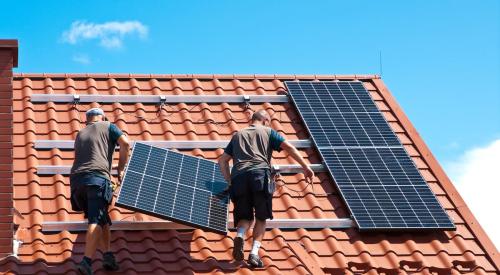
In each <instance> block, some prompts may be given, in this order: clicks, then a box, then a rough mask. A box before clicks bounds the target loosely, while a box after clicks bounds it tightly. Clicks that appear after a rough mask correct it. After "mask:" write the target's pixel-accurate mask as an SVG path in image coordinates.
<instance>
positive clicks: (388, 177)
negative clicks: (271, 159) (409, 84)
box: [285, 81, 455, 230]
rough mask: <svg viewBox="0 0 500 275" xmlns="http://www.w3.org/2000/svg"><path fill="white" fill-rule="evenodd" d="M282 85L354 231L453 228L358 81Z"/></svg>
mask: <svg viewBox="0 0 500 275" xmlns="http://www.w3.org/2000/svg"><path fill="white" fill-rule="evenodd" d="M285 85H286V86H287V88H288V93H289V95H290V97H291V98H292V101H293V102H294V104H295V106H296V107H297V109H298V111H299V113H300V115H301V117H302V119H303V121H304V123H305V124H306V127H307V129H308V131H309V133H310V134H311V138H312V140H313V142H314V144H315V145H316V147H317V149H318V151H319V153H320V155H321V157H322V158H323V161H324V163H325V166H326V167H327V168H328V171H329V172H330V175H331V176H332V178H333V179H334V181H335V184H336V185H337V187H338V189H339V191H340V193H341V195H342V197H343V199H344V201H345V202H346V205H347V207H348V208H349V210H350V212H351V214H352V217H353V218H354V220H355V221H356V223H357V225H358V227H359V229H360V230H370V229H454V228H455V226H454V224H453V222H452V221H451V219H450V217H449V216H448V215H447V214H446V212H445V210H444V209H443V207H442V206H441V204H440V203H439V201H438V200H437V198H436V196H435V195H434V194H433V193H432V190H431V189H430V187H429V186H428V185H427V182H426V181H425V180H424V178H423V177H422V175H421V174H420V172H419V171H418V169H417V167H416V166H415V164H414V163H413V161H412V159H411V158H410V156H409V155H408V153H407V152H406V150H405V149H404V147H403V145H402V144H401V142H400V141H399V139H398V138H397V136H396V134H395V133H394V132H393V131H392V129H391V127H390V125H389V124H388V123H387V121H386V120H385V118H384V117H383V115H382V113H381V112H380V111H379V110H378V108H377V105H376V104H375V102H374V101H373V99H372V98H371V96H370V94H369V92H368V91H367V90H366V89H365V88H364V86H363V84H362V83H361V82H359V81H340V82H333V81H329V82H326V81H325V82H318V81H300V82H295V81H294V82H291V81H288V82H285Z"/></svg>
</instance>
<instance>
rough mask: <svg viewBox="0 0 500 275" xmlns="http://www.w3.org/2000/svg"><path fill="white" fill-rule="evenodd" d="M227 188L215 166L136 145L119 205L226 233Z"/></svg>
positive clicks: (144, 145)
mask: <svg viewBox="0 0 500 275" xmlns="http://www.w3.org/2000/svg"><path fill="white" fill-rule="evenodd" d="M226 187H227V184H226V182H225V180H224V178H223V176H222V174H221V173H220V170H219V169H218V165H217V164H216V163H214V162H211V161H207V160H204V159H201V158H197V157H192V156H187V155H183V154H180V153H177V152H174V151H171V150H168V149H164V148H158V147H154V146H150V145H146V144H143V143H140V142H136V143H135V145H134V148H133V151H132V156H131V159H130V161H129V164H128V166H127V170H126V173H125V177H124V180H123V182H122V186H121V190H120V194H119V196H118V199H117V202H116V205H118V206H121V207H124V208H128V209H132V210H136V211H140V212H143V213H146V214H150V215H154V216H158V217H161V218H165V219H169V220H173V221H176V222H180V223H184V224H187V225H190V226H194V227H199V228H204V229H207V230H210V231H213V232H217V233H225V232H226V231H227V214H228V202H229V199H228V195H227V194H226V192H225V191H224V190H225V189H226Z"/></svg>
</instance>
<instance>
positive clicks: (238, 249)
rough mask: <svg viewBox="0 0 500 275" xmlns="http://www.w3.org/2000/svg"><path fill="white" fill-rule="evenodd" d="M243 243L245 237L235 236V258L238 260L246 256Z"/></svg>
mask: <svg viewBox="0 0 500 275" xmlns="http://www.w3.org/2000/svg"><path fill="white" fill-rule="evenodd" d="M243 244H244V240H243V238H241V237H235V238H234V245H233V258H234V259H235V260H236V261H243V258H244V257H245V255H243Z"/></svg>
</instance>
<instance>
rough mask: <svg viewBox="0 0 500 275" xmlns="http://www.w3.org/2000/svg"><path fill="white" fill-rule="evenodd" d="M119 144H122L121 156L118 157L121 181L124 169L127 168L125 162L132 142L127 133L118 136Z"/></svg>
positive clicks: (119, 178)
mask: <svg viewBox="0 0 500 275" xmlns="http://www.w3.org/2000/svg"><path fill="white" fill-rule="evenodd" d="M118 144H119V145H120V156H119V159H118V168H117V170H118V180H119V181H120V182H121V181H122V179H123V170H124V169H125V164H126V163H127V161H128V157H129V151H130V142H129V141H128V138H127V135H121V136H120V137H119V138H118Z"/></svg>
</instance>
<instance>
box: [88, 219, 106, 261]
mask: <svg viewBox="0 0 500 275" xmlns="http://www.w3.org/2000/svg"><path fill="white" fill-rule="evenodd" d="M101 235H102V228H101V226H100V225H97V224H89V227H88V229H87V236H86V237H85V256H86V257H88V258H92V256H93V255H94V253H95V251H96V249H97V244H99V242H100V239H101Z"/></svg>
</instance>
